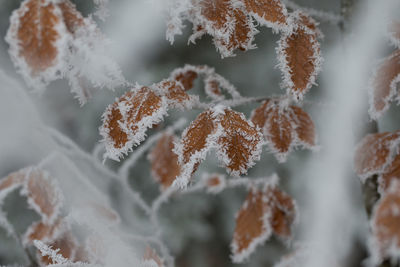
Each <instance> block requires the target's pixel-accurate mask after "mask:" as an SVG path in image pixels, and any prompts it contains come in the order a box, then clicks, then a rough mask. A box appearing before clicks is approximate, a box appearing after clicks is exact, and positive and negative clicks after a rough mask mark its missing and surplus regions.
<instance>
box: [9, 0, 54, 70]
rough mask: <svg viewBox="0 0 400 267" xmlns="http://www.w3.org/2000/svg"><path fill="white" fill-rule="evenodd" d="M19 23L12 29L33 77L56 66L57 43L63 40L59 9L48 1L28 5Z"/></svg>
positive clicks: (30, 1)
mask: <svg viewBox="0 0 400 267" xmlns="http://www.w3.org/2000/svg"><path fill="white" fill-rule="evenodd" d="M16 14H17V16H18V21H15V20H13V22H14V23H18V24H16V25H13V24H12V25H11V27H12V28H14V29H13V30H15V31H16V39H17V40H18V45H19V47H18V48H19V56H21V57H23V58H24V59H25V62H26V63H27V64H28V66H29V67H30V69H31V70H32V73H33V74H34V75H35V74H37V73H38V72H42V71H45V70H46V69H48V68H50V67H52V66H53V65H55V64H56V59H57V56H58V54H59V53H60V51H59V50H58V48H57V45H56V42H57V40H58V39H59V38H61V36H60V33H59V30H58V29H57V27H59V24H60V23H61V18H60V17H59V15H58V14H57V10H56V6H55V4H54V3H52V2H48V1H45V0H28V1H25V2H24V3H23V4H22V5H21V7H20V9H19V10H18V11H17V13H16Z"/></svg>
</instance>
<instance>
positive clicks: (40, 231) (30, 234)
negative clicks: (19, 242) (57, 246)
mask: <svg viewBox="0 0 400 267" xmlns="http://www.w3.org/2000/svg"><path fill="white" fill-rule="evenodd" d="M64 230H65V228H64V224H63V221H62V220H61V219H60V218H58V219H57V220H56V221H55V222H54V223H51V224H47V223H44V222H43V221H39V222H35V223H33V224H32V225H31V226H30V227H29V228H28V230H27V231H26V233H25V237H24V243H25V244H33V241H34V240H40V241H42V242H44V243H48V242H52V241H54V240H55V239H56V238H57V236H58V235H59V234H60V233H62V232H63V231H64Z"/></svg>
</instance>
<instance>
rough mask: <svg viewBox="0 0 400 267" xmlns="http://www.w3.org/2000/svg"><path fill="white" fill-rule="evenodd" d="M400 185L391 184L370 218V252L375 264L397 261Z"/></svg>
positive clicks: (399, 237) (399, 241)
mask: <svg viewBox="0 0 400 267" xmlns="http://www.w3.org/2000/svg"><path fill="white" fill-rule="evenodd" d="M399 225H400V183H399V182H397V181H396V182H394V183H392V184H391V186H390V188H389V189H388V190H387V192H386V193H385V194H384V195H383V196H382V198H381V200H379V202H378V203H377V204H376V207H375V210H374V214H373V217H372V240H371V243H370V250H371V251H370V252H371V254H372V255H373V259H375V260H376V261H377V262H380V261H382V260H383V259H392V260H394V261H396V260H399V253H398V252H399V250H400V227H399Z"/></svg>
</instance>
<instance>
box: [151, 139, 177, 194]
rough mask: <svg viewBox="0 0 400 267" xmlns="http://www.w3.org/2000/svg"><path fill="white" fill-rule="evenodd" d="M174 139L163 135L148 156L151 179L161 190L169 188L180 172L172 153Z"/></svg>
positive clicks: (174, 155)
mask: <svg viewBox="0 0 400 267" xmlns="http://www.w3.org/2000/svg"><path fill="white" fill-rule="evenodd" d="M176 139H177V137H176V136H175V135H173V134H169V133H164V135H163V136H162V137H161V138H160V140H159V141H158V143H157V144H156V146H155V147H154V148H153V150H152V151H151V152H150V154H149V159H150V162H151V171H152V174H153V177H154V178H155V179H156V180H157V182H159V183H160V184H161V186H162V188H163V189H166V188H167V187H169V186H170V185H171V184H172V182H173V181H174V180H175V178H176V177H177V176H178V175H179V174H180V172H181V169H180V166H179V164H178V156H177V155H176V154H175V153H174V152H173V151H172V150H173V148H174V142H175V141H176Z"/></svg>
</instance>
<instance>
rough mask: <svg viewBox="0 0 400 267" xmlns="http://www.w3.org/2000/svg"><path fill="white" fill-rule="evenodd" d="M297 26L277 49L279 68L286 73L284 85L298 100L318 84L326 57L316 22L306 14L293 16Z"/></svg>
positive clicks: (299, 13)
mask: <svg viewBox="0 0 400 267" xmlns="http://www.w3.org/2000/svg"><path fill="white" fill-rule="evenodd" d="M291 19H292V20H293V23H294V26H293V29H292V31H287V32H284V33H283V34H281V39H280V40H279V43H278V44H279V45H278V48H277V53H278V60H279V68H280V69H281V71H282V73H283V83H282V86H283V87H284V88H286V89H287V91H288V93H290V94H292V95H293V96H294V97H295V99H302V98H303V96H304V94H305V93H306V92H307V91H308V90H309V89H310V88H311V86H312V85H313V84H315V80H316V77H317V74H318V73H319V71H320V69H321V64H322V57H321V52H320V44H319V42H318V40H317V38H318V37H319V36H320V32H319V31H318V29H317V24H316V22H315V21H314V20H313V19H312V18H310V17H308V16H307V15H305V14H304V13H302V12H299V11H296V12H294V13H292V14H291Z"/></svg>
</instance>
